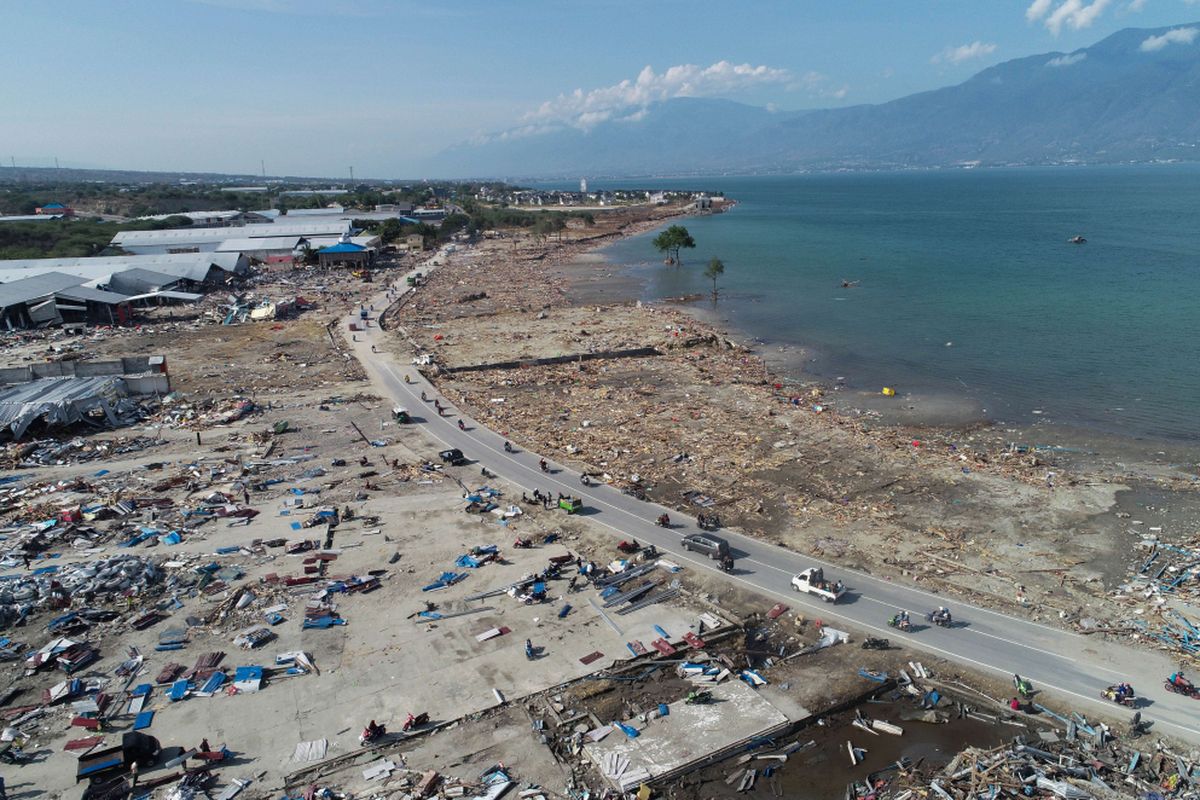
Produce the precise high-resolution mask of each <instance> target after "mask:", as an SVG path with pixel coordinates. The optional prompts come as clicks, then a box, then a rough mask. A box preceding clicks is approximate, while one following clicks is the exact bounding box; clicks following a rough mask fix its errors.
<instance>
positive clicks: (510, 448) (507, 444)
mask: <svg viewBox="0 0 1200 800" xmlns="http://www.w3.org/2000/svg"><path fill="white" fill-rule="evenodd" d="M512 451H513V446H512V442H505V443H504V452H506V453H511V452H512Z"/></svg>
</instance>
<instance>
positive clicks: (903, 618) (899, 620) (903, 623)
mask: <svg viewBox="0 0 1200 800" xmlns="http://www.w3.org/2000/svg"><path fill="white" fill-rule="evenodd" d="M892 625H893V626H894V627H896V628H899V629H900V630H902V631H906V630H908V629H909V627H910V626H911V623H910V622H909V621H908V612H907V611H897V612H896V615H895V616H893V617H892Z"/></svg>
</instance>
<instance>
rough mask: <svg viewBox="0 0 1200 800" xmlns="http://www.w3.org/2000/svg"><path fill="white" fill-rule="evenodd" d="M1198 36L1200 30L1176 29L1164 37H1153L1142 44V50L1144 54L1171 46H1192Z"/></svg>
mask: <svg viewBox="0 0 1200 800" xmlns="http://www.w3.org/2000/svg"><path fill="white" fill-rule="evenodd" d="M1197 35H1200V28H1175V29H1174V30H1169V31H1167V32H1166V33H1164V34H1163V35H1162V36H1151V37H1150V38H1148V39H1146V41H1144V42H1142V46H1141V48H1140V49H1141V51H1142V52H1144V53H1153V52H1154V51H1155V50H1162V49H1163V48H1164V47H1166V46H1167V45H1169V44H1191V43H1192V42H1194V41H1196V36H1197Z"/></svg>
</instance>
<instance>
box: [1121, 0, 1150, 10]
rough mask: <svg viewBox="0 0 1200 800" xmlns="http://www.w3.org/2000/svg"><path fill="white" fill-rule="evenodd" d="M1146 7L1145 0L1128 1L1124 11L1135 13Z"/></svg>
mask: <svg viewBox="0 0 1200 800" xmlns="http://www.w3.org/2000/svg"><path fill="white" fill-rule="evenodd" d="M1145 7H1146V0H1129V5H1127V6H1125V10H1126V11H1132V12H1134V13H1137V12H1138V11H1141V10H1142V9H1143V8H1145Z"/></svg>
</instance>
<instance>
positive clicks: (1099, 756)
mask: <svg viewBox="0 0 1200 800" xmlns="http://www.w3.org/2000/svg"><path fill="white" fill-rule="evenodd" d="M1088 729H1089V730H1090V731H1091V732H1092V733H1094V734H1095V736H1090V735H1082V734H1079V735H1076V736H1074V737H1072V736H1071V735H1069V734H1068V736H1067V738H1059V736H1058V735H1056V734H1048V735H1046V736H1045V737H1043V738H1042V739H1034V740H1033V741H1032V742H1031V743H1026V741H1025V739H1026V737H1018V738H1017V739H1016V741H1015V742H1014V743H1013V744H1011V745H1006V746H1003V747H997V748H992V749H981V748H975V747H971V748H967V749H966V750H964V751H962V752H961V753H959V754H958V755H956V756H955V757H954V760H953V761H951V762H950V764H948V765H947V766H946V767H945V769H942V770H940V771H939V772H937V773H936V774H935V775H927V774H922V771H921V770H919V769H917V770H913V771H907V770H903V771H900V772H899V773H898V774H896V777H895V778H894V779H893V780H891V781H890V782H889V781H886V780H885V779H882V778H881V779H879V780H877V781H876V783H875V785H874V786H873V787H871V789H870V792H869V794H870V796H873V797H876V798H878V800H901V798H910V797H914V796H929V797H932V796H937V797H939V798H943V800H945V798H953V800H960V798H972V797H979V796H980V795H981V794H985V793H986V794H987V796H989V797H997V796H1004V795H1009V796H1014V797H1017V796H1019V797H1045V798H1050V797H1058V798H1064V799H1065V800H1092V799H1093V798H1097V799H1098V798H1108V797H1178V798H1194V797H1200V788H1198V787H1197V785H1196V781H1197V776H1196V774H1195V768H1196V765H1195V764H1194V763H1193V762H1192V761H1191V760H1190V759H1185V758H1184V757H1183V756H1181V755H1177V754H1175V753H1172V752H1171V751H1170V750H1167V749H1164V748H1162V747H1158V748H1155V749H1154V750H1152V751H1151V752H1149V753H1143V752H1141V751H1139V750H1138V749H1136V748H1134V747H1132V746H1131V745H1130V744H1129V743H1128V742H1117V741H1115V740H1113V739H1112V738H1111V737H1110V736H1109V735H1108V734H1107V732H1106V731H1105V730H1104V729H1103V726H1098V727H1097V728H1095V729H1092V728H1090V727H1089V728H1088ZM881 784H883V785H885V786H886V788H884V786H881ZM866 788H867V787H863V786H860V787H858V793H857V794H856V795H855V796H857V797H865V796H867V795H866V794H864V793H863V792H864V791H865V790H866Z"/></svg>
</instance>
